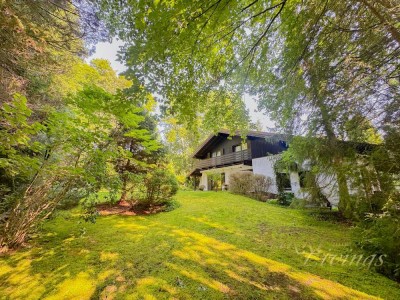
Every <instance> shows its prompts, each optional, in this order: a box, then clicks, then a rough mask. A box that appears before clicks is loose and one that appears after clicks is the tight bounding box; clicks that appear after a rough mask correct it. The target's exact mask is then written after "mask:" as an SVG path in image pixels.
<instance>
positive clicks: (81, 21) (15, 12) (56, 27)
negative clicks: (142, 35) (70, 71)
mask: <svg viewBox="0 0 400 300" xmlns="http://www.w3.org/2000/svg"><path fill="white" fill-rule="evenodd" d="M97 12H98V7H97V6H95V5H93V3H89V2H88V1H85V0H78V1H74V2H71V1H67V0H63V1H47V0H38V1H22V2H21V1H1V3H0V27H1V28H2V30H1V33H0V40H1V41H2V45H1V48H0V78H1V79H0V102H4V101H9V100H10V96H11V95H12V94H13V93H15V92H19V93H24V94H26V95H27V96H28V98H29V101H31V103H32V104H33V103H35V104H36V105H38V104H37V102H39V103H41V102H42V101H43V95H40V96H39V95H38V94H43V92H44V90H45V89H46V87H48V85H49V84H50V80H49V79H51V77H52V76H51V75H53V74H56V73H58V72H60V71H62V70H63V68H65V67H66V64H64V63H65V62H66V61H67V60H70V59H71V57H73V56H80V57H81V56H83V55H84V54H85V53H86V52H87V48H86V47H85V44H86V45H88V46H90V45H93V43H95V42H97V41H98V40H104V39H106V38H107V36H108V35H107V31H106V30H105V28H104V26H103V25H102V23H101V22H100V20H99V18H98V17H97Z"/></svg>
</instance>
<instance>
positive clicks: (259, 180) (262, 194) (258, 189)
mask: <svg viewBox="0 0 400 300" xmlns="http://www.w3.org/2000/svg"><path fill="white" fill-rule="evenodd" d="M253 176H254V178H253V191H254V194H255V197H256V198H257V199H258V200H263V199H268V198H269V195H267V194H268V193H267V191H268V190H269V188H270V187H271V185H272V179H271V177H265V176H264V175H259V174H254V175H253Z"/></svg>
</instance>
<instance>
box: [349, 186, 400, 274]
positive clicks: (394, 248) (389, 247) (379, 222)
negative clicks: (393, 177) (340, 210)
mask: <svg viewBox="0 0 400 300" xmlns="http://www.w3.org/2000/svg"><path fill="white" fill-rule="evenodd" d="M399 203H400V195H399V193H395V194H393V195H392V196H391V198H390V200H389V201H388V202H387V204H386V205H385V207H384V209H383V212H382V213H379V214H370V215H368V216H367V218H366V219H365V221H363V222H362V223H361V225H360V228H359V234H360V237H359V238H357V241H356V243H357V244H358V245H359V246H360V247H361V248H362V249H364V250H365V251H366V252H367V253H368V254H370V255H377V256H379V255H384V258H383V263H382V264H381V265H379V266H377V269H378V271H379V272H381V273H383V274H385V275H387V276H389V277H391V278H393V279H395V280H397V281H400V253H399V249H400V213H399Z"/></svg>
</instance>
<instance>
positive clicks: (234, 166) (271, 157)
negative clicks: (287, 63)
mask: <svg viewBox="0 0 400 300" xmlns="http://www.w3.org/2000/svg"><path fill="white" fill-rule="evenodd" d="M287 149H288V144H287V139H286V137H285V136H284V135H281V134H276V133H270V132H259V131H250V132H248V133H247V134H246V136H245V137H242V136H241V135H240V133H239V132H238V133H237V134H234V135H230V134H229V131H225V130H221V131H219V132H218V133H216V134H213V135H210V136H209V137H208V138H207V139H206V140H205V141H204V142H203V143H202V144H201V145H200V146H199V147H198V149H197V150H196V151H195V152H194V154H193V158H195V159H196V161H195V165H194V169H193V171H192V172H191V174H190V176H194V177H197V178H198V180H197V181H196V182H197V185H198V186H199V187H200V186H202V188H204V190H213V189H215V187H216V186H218V187H221V188H222V189H223V188H224V187H228V188H229V178H230V175H231V174H232V173H237V172H243V171H251V172H253V173H254V174H260V175H264V176H266V177H270V178H271V180H272V185H271V186H270V188H269V190H268V191H266V192H269V193H273V194H277V193H278V187H277V184H276V183H277V181H278V179H279V182H281V184H283V188H284V190H285V191H287V192H292V193H294V195H295V196H296V197H297V198H304V197H305V196H306V195H305V194H304V193H303V192H302V190H301V188H302V187H303V185H304V183H303V180H302V179H303V176H302V172H295V171H280V172H279V171H277V170H276V168H275V164H276V162H277V161H278V160H279V159H280V158H281V154H282V152H283V151H285V150H287ZM213 174H219V175H220V176H217V178H219V180H220V182H216V180H215V176H211V175H213ZM278 177H279V178H278ZM319 181H320V185H321V187H322V189H323V191H324V194H326V195H328V196H327V198H328V199H329V202H330V203H331V204H333V205H335V204H337V203H338V201H339V198H338V196H337V190H336V188H337V187H336V186H335V185H336V181H335V178H332V177H329V176H328V175H324V174H321V176H319Z"/></svg>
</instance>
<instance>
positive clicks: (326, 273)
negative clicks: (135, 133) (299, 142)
mask: <svg viewBox="0 0 400 300" xmlns="http://www.w3.org/2000/svg"><path fill="white" fill-rule="evenodd" d="M177 199H178V201H179V202H180V203H181V206H180V207H179V208H178V209H176V210H174V211H172V212H168V213H160V214H158V215H153V216H146V217H142V216H135V217H132V216H107V217H100V218H99V219H98V221H97V223H96V224H89V223H82V221H81V219H80V218H79V216H78V214H77V211H72V212H64V213H62V214H60V215H59V216H58V217H57V218H56V219H53V220H50V221H48V222H47V223H46V224H45V225H44V228H43V230H42V232H41V234H40V235H38V237H36V238H35V239H34V240H33V241H31V248H30V249H24V250H22V251H19V252H16V253H13V254H11V255H8V256H4V257H2V258H1V259H0V299H3V298H4V299H39V298H41V299H90V298H92V299H97V298H103V299H124V298H129V299H225V298H238V299H319V298H325V299H374V297H380V298H384V299H400V291H399V285H398V284H396V283H395V282H393V281H391V280H389V279H387V278H385V277H383V276H381V275H379V274H377V273H375V272H374V271H373V270H370V269H368V267H366V266H361V265H358V266H357V265H349V264H346V263H345V262H343V260H341V259H340V258H339V256H340V255H341V254H344V253H352V250H351V248H350V245H351V234H352V229H351V228H350V227H348V226H346V225H342V224H333V223H329V222H321V221H316V220H315V219H313V218H312V217H310V216H308V215H307V214H305V213H304V212H302V211H298V210H291V209H286V208H281V207H277V206H275V205H269V204H266V203H262V202H257V201H255V200H251V199H247V198H245V197H240V196H235V195H231V194H228V193H222V192H217V193H216V192H181V193H179V194H178V196H177ZM327 253H330V254H333V255H338V257H337V258H334V259H332V263H331V260H326V261H325V263H321V261H323V257H324V255H326V254H327ZM306 261H307V263H306V264H305V262H306Z"/></svg>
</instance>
